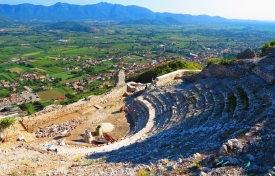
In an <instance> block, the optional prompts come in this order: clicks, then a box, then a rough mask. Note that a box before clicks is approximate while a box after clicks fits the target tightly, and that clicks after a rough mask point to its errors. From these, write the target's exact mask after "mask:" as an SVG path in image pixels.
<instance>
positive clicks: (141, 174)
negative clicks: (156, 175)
mask: <svg viewBox="0 0 275 176" xmlns="http://www.w3.org/2000/svg"><path fill="white" fill-rule="evenodd" d="M149 175H150V173H148V172H147V171H146V170H144V169H140V170H139V171H138V172H137V174H136V176H149Z"/></svg>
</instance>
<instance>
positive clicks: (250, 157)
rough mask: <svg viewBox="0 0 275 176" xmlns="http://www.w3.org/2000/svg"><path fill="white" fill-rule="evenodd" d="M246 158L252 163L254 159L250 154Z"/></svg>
mask: <svg viewBox="0 0 275 176" xmlns="http://www.w3.org/2000/svg"><path fill="white" fill-rule="evenodd" d="M246 157H247V158H248V159H249V160H250V161H254V160H255V157H254V156H253V155H251V154H247V155H246Z"/></svg>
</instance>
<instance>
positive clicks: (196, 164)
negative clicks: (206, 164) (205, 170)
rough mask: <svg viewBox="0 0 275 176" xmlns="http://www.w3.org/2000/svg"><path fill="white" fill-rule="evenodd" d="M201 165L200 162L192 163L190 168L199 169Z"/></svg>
mask: <svg viewBox="0 0 275 176" xmlns="http://www.w3.org/2000/svg"><path fill="white" fill-rule="evenodd" d="M200 167H201V165H200V163H194V164H193V166H192V168H193V169H199V168H200Z"/></svg>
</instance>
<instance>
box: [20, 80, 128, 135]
mask: <svg viewBox="0 0 275 176" xmlns="http://www.w3.org/2000/svg"><path fill="white" fill-rule="evenodd" d="M125 92H126V85H125V86H120V87H115V88H113V89H112V90H110V91H109V92H107V93H105V94H103V95H99V96H90V97H88V98H86V99H85V100H79V101H78V102H75V103H72V104H70V105H67V106H56V107H53V108H46V109H45V110H42V111H39V112H37V113H35V114H33V115H30V116H26V117H23V118H21V122H22V124H23V125H24V126H25V127H26V129H27V130H28V131H29V132H30V131H33V130H34V129H35V128H37V127H38V126H40V125H42V124H45V123H49V122H51V121H54V120H56V119H58V118H60V117H63V116H65V115H68V114H71V113H75V112H78V111H81V110H83V109H86V108H88V107H92V106H93V105H95V104H104V103H106V102H107V101H108V100H109V99H111V98H114V97H118V96H121V95H123V94H124V93H125Z"/></svg>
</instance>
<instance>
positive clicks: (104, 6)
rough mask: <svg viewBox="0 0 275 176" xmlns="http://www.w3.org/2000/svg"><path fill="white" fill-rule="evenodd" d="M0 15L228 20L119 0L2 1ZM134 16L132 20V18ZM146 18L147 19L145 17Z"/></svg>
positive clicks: (177, 21) (18, 17)
mask: <svg viewBox="0 0 275 176" xmlns="http://www.w3.org/2000/svg"><path fill="white" fill-rule="evenodd" d="M0 15H3V16H6V17H9V18H12V19H15V20H34V19H36V20H51V21H60V20H87V19H91V20H117V21H129V22H126V23H134V24H139V23H144V24H145V23H147V22H146V21H149V23H152V21H151V20H157V21H159V22H158V23H157V24H170V25H171V24H184V23H220V22H229V20H227V19H225V18H222V17H217V16H216V17H210V16H207V15H199V16H193V15H187V14H172V13H155V12H152V11H151V10H149V9H147V8H143V7H139V6H133V5H132V6H123V5H119V4H110V3H104V2H101V3H98V4H92V5H83V6H82V5H72V4H67V3H60V2H59V3H56V4H54V5H52V6H48V7H47V6H42V5H32V4H19V5H8V4H0ZM130 20H132V21H130ZM143 20H145V21H143Z"/></svg>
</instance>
